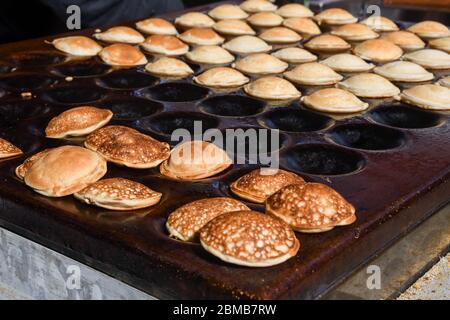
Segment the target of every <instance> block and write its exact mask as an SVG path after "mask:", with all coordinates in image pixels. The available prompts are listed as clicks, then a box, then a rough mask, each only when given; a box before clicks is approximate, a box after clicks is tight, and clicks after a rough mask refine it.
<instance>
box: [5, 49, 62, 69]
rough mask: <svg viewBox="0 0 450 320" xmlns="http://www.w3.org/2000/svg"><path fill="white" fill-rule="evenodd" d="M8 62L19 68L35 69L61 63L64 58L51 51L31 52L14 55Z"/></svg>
mask: <svg viewBox="0 0 450 320" xmlns="http://www.w3.org/2000/svg"><path fill="white" fill-rule="evenodd" d="M9 60H11V61H12V62H13V63H14V64H15V65H18V66H21V67H37V66H48V65H52V64H57V63H61V62H63V61H64V60H66V56H64V55H62V54H59V53H56V52H51V51H31V52H18V53H14V54H12V55H11V56H10V57H9Z"/></svg>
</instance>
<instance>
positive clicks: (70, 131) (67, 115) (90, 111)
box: [45, 106, 113, 139]
mask: <svg viewBox="0 0 450 320" xmlns="http://www.w3.org/2000/svg"><path fill="white" fill-rule="evenodd" d="M112 116H113V113H112V112H111V111H110V110H107V109H100V108H95V107H91V106H82V107H76V108H72V109H69V110H66V111H64V112H63V113H61V114H60V115H58V116H56V117H54V118H53V119H51V120H50V122H49V123H48V125H47V128H45V135H46V137H47V138H54V139H63V138H67V137H79V136H85V135H88V134H90V133H92V132H94V131H95V130H97V129H99V128H101V127H103V126H104V125H106V124H107V123H108V122H109V121H110V120H111V118H112Z"/></svg>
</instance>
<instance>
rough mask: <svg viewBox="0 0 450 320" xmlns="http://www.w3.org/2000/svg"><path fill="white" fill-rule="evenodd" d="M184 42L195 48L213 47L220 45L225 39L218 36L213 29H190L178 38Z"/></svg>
mask: <svg viewBox="0 0 450 320" xmlns="http://www.w3.org/2000/svg"><path fill="white" fill-rule="evenodd" d="M178 37H179V38H180V39H181V40H183V41H184V42H186V43H188V44H191V45H197V46H214V45H219V44H222V43H223V42H224V41H225V39H224V38H222V37H221V36H219V35H218V34H217V33H216V32H215V31H214V30H213V29H209V28H192V29H189V30H187V31H185V32H183V33H182V34H180V35H179V36H178Z"/></svg>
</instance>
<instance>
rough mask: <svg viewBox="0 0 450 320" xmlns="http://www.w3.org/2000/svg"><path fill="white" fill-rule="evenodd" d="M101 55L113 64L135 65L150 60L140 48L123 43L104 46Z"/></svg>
mask: <svg viewBox="0 0 450 320" xmlns="http://www.w3.org/2000/svg"><path fill="white" fill-rule="evenodd" d="M99 55H100V58H102V60H103V61H104V62H105V63H106V64H109V65H112V66H122V67H134V66H139V65H143V64H146V63H147V62H148V61H147V58H146V57H145V55H144V54H143V53H142V52H141V51H140V50H139V49H137V48H135V47H133V46H131V45H129V44H123V43H116V44H112V45H110V46H108V47H106V48H104V49H103V50H102V51H101V52H100V54H99Z"/></svg>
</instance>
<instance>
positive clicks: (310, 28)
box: [283, 18, 322, 38]
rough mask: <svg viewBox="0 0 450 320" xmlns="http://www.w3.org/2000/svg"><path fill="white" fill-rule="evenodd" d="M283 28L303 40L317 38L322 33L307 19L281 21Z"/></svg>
mask: <svg viewBox="0 0 450 320" xmlns="http://www.w3.org/2000/svg"><path fill="white" fill-rule="evenodd" d="M283 26H285V27H287V28H289V29H292V30H294V31H295V32H297V33H299V34H301V35H302V36H303V37H305V38H309V37H312V36H317V35H319V34H321V33H322V31H320V28H319V26H318V25H317V24H316V23H315V22H314V21H313V20H311V19H308V18H289V19H286V20H284V21H283Z"/></svg>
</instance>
